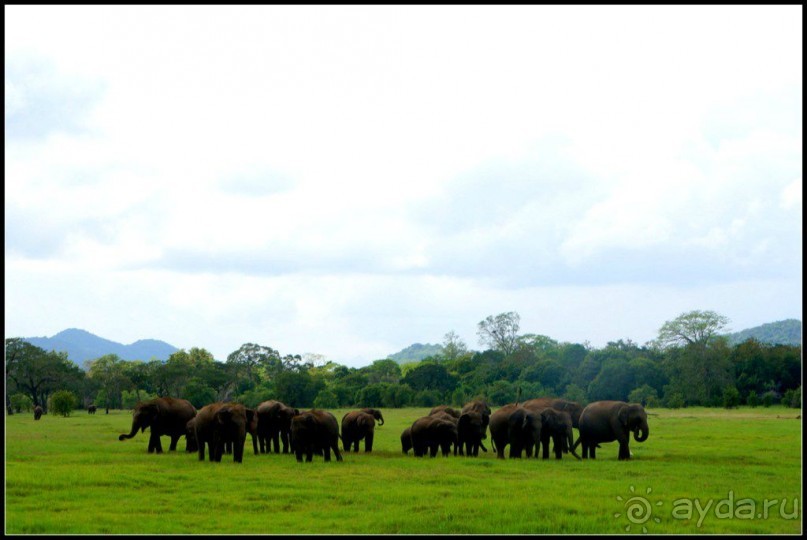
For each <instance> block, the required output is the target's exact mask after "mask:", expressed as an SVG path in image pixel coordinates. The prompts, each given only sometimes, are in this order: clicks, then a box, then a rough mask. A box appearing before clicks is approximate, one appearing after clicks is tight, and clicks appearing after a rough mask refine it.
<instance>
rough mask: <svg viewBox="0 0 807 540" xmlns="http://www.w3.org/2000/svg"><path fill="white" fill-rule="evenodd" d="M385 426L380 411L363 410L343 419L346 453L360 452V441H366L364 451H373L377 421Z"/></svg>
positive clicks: (352, 412)
mask: <svg viewBox="0 0 807 540" xmlns="http://www.w3.org/2000/svg"><path fill="white" fill-rule="evenodd" d="M376 420H378V421H379V424H378V425H380V426H382V425H384V417H383V416H382V415H381V411H379V410H378V409H370V408H367V409H362V410H360V411H351V412H349V413H347V414H345V415H344V416H343V417H342V444H343V445H344V448H345V452H350V450H351V448H352V449H353V451H354V452H358V451H359V441H361V440H362V439H364V451H365V452H372V451H373V437H374V435H375V421H376Z"/></svg>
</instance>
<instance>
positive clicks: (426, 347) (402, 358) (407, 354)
mask: <svg viewBox="0 0 807 540" xmlns="http://www.w3.org/2000/svg"><path fill="white" fill-rule="evenodd" d="M442 352H443V346H442V345H432V344H430V343H426V344H422V343H414V344H412V345H410V346H409V347H407V348H405V349H404V350H402V351H399V352H397V353H395V354H390V355H389V356H387V358H389V359H390V360H395V361H396V362H398V363H399V364H405V363H406V362H418V361H420V360H423V359H424V358H426V357H428V356H434V355H435V354H441V353H442Z"/></svg>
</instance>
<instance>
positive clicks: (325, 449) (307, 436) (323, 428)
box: [290, 409, 342, 462]
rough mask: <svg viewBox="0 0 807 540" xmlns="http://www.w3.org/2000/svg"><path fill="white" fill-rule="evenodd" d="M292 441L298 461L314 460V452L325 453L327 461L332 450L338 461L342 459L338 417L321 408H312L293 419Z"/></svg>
mask: <svg viewBox="0 0 807 540" xmlns="http://www.w3.org/2000/svg"><path fill="white" fill-rule="evenodd" d="M290 443H291V448H292V451H293V452H294V455H295V456H296V457H297V461H298V462H302V461H303V454H305V456H306V457H305V460H306V462H309V461H313V458H314V453H315V452H316V453H317V454H319V453H323V455H324V457H325V461H330V460H331V450H333V453H334V455H335V456H336V461H342V454H341V453H340V452H339V424H338V423H337V421H336V417H335V416H334V415H333V414H332V413H330V412H328V411H323V410H320V409H311V410H310V411H305V412H302V413H300V414H298V415H295V416H294V417H293V418H292V419H291V437H290Z"/></svg>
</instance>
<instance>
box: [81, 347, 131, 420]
mask: <svg viewBox="0 0 807 540" xmlns="http://www.w3.org/2000/svg"><path fill="white" fill-rule="evenodd" d="M87 366H88V369H87V375H88V376H89V377H90V378H91V379H93V380H94V381H96V382H97V383H98V386H99V387H100V389H101V390H103V391H104V393H103V396H104V407H106V412H107V414H109V409H110V407H117V408H121V407H122V406H123V401H122V395H121V392H122V391H123V390H128V389H130V388H131V387H132V381H131V379H129V377H127V376H126V361H124V360H122V359H121V358H120V357H119V356H118V355H117V354H105V355H104V356H102V357H100V358H97V359H95V360H88V361H87Z"/></svg>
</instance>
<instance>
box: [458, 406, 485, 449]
mask: <svg viewBox="0 0 807 540" xmlns="http://www.w3.org/2000/svg"><path fill="white" fill-rule="evenodd" d="M486 431H487V430H486V429H485V420H484V418H483V416H482V414H480V413H478V412H476V411H471V412H466V413H463V414H461V415H460V417H459V420H457V446H456V447H455V452H454V455H456V454H457V451H459V454H460V455H463V447H464V450H465V454H464V455H468V456H473V457H476V456H478V455H479V449H480V448H481V449H482V450H483V451H485V452H487V451H488V449H487V448H485V445H484V444H482V439H486V438H487V433H486Z"/></svg>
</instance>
